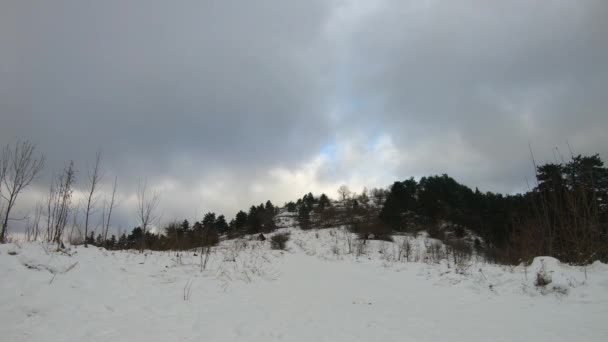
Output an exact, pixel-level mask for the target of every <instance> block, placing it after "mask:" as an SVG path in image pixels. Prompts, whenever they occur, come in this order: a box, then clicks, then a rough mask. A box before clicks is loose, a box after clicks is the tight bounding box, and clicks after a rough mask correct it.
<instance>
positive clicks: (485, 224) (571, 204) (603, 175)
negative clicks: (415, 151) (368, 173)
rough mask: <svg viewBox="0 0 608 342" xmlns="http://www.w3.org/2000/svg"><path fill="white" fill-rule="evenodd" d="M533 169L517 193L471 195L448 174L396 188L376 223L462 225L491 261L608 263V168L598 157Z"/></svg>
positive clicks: (405, 228) (406, 226)
mask: <svg viewBox="0 0 608 342" xmlns="http://www.w3.org/2000/svg"><path fill="white" fill-rule="evenodd" d="M536 171H537V172H536V178H537V184H536V186H535V187H534V188H533V189H530V191H528V192H526V193H525V194H518V195H502V194H495V193H491V192H486V193H482V192H480V191H479V190H478V189H475V190H474V191H473V190H471V189H470V188H468V187H466V186H464V185H462V184H459V183H458V182H456V181H455V180H454V179H452V178H450V177H448V176H447V175H442V176H432V177H423V178H422V179H420V181H419V182H416V181H415V180H414V179H408V180H405V181H402V182H395V183H394V184H393V185H392V186H391V188H390V192H389V194H388V197H387V200H386V203H385V204H384V206H383V208H382V210H381V212H380V216H379V217H380V219H381V221H382V222H384V223H386V224H387V225H389V226H390V227H391V229H393V230H395V231H408V230H411V229H416V228H417V227H425V226H426V227H428V228H429V229H435V228H436V227H437V225H439V224H440V223H445V222H448V223H450V224H453V225H457V226H458V225H459V226H464V227H466V228H468V229H470V230H472V231H473V232H475V233H476V234H478V235H479V236H481V237H482V238H483V239H484V240H485V241H486V243H487V248H488V250H487V252H488V253H490V254H493V255H494V256H495V257H496V258H497V259H498V260H497V261H506V262H518V261H521V260H529V259H530V258H532V257H534V256H539V255H549V256H554V257H557V258H558V259H560V260H562V261H564V262H570V263H577V264H585V263H589V262H591V261H593V260H603V261H606V260H608V220H607V218H608V214H607V212H608V203H607V199H608V169H606V168H605V167H604V164H603V161H602V160H601V159H600V157H599V155H593V156H581V155H579V156H573V157H572V159H571V160H570V161H569V162H564V163H550V164H546V165H541V166H537V167H536Z"/></svg>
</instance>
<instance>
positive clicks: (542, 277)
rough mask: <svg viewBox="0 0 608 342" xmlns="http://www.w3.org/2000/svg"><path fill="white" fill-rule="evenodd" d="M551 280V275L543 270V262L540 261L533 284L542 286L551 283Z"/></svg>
mask: <svg viewBox="0 0 608 342" xmlns="http://www.w3.org/2000/svg"><path fill="white" fill-rule="evenodd" d="M551 281H552V279H551V275H550V274H549V272H547V271H546V270H545V263H544V262H542V263H541V266H540V269H539V270H538V272H537V273H536V281H535V282H534V285H536V286H538V287H544V286H547V285H549V284H551Z"/></svg>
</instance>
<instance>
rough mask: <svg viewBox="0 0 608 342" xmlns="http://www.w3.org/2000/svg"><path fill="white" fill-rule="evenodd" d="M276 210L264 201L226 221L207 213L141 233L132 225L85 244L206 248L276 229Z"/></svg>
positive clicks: (222, 216)
mask: <svg viewBox="0 0 608 342" xmlns="http://www.w3.org/2000/svg"><path fill="white" fill-rule="evenodd" d="M277 213H278V208H277V207H275V206H274V205H273V204H272V202H271V201H267V202H266V204H260V205H258V206H251V208H250V209H249V212H248V213H246V212H244V211H239V212H238V213H237V214H236V216H235V217H234V218H233V219H232V220H230V222H227V221H226V217H225V216H224V215H219V216H216V214H215V213H213V212H208V213H207V214H205V215H204V217H203V219H202V220H201V221H196V222H194V223H193V224H190V222H189V221H188V220H183V221H181V222H177V221H175V222H170V223H169V224H167V225H165V226H164V227H163V228H162V230H161V232H159V233H153V232H150V231H149V230H148V231H145V232H144V230H143V229H142V228H141V227H135V228H134V229H133V230H132V231H131V233H130V234H128V235H127V234H126V233H123V234H122V235H120V237H118V238H116V236H114V235H112V236H111V237H110V238H107V239H104V237H103V236H102V235H101V234H98V235H97V237H95V235H94V233H93V232H92V233H91V234H90V235H89V236H88V237H87V239H86V243H87V244H90V245H94V246H100V247H104V248H106V249H151V250H187V249H193V248H197V247H207V246H213V245H216V244H218V243H219V241H220V237H224V238H228V239H229V238H235V237H239V236H243V235H245V234H258V233H270V232H272V231H274V230H276V229H277V226H276V223H275V221H274V217H275V216H276V214H277Z"/></svg>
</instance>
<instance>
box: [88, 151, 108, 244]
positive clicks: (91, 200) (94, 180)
mask: <svg viewBox="0 0 608 342" xmlns="http://www.w3.org/2000/svg"><path fill="white" fill-rule="evenodd" d="M100 165H101V152H97V154H96V155H95V164H94V166H93V168H92V169H91V170H89V184H88V185H89V187H88V190H89V191H88V193H87V204H86V207H85V215H84V236H85V239H84V246H85V247H88V246H87V239H86V237H87V236H88V235H87V234H88V232H89V218H90V217H91V214H92V213H93V212H94V211H95V204H96V203H97V199H96V198H95V190H97V186H98V184H99V182H100V181H101V178H102V175H101V173H100V170H99V167H100ZM102 228H103V227H102Z"/></svg>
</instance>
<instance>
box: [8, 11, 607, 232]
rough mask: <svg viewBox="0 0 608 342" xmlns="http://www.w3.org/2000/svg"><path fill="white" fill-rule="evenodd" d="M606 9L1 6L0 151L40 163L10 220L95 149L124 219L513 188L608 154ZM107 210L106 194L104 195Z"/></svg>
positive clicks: (128, 222)
mask: <svg viewBox="0 0 608 342" xmlns="http://www.w3.org/2000/svg"><path fill="white" fill-rule="evenodd" d="M606 18H608V1H605V0H595V1H594V0H589V1H587V0H577V1H571V0H554V1H530V0H509V1H482V0H468V1H467V0H460V1H452V0H450V1H431V0H426V1H424V0H416V1H406V0H394V1H393V0H360V1H356V0H325V1H323V0H306V1H295V0H294V1H286V0H257V1H244V0H243V1H232V0H196V1H161V0H158V1H156V0H145V1H143V0H142V1H134V0H131V1H124V0H105V1H95V2H89V1H79V0H73V1H64V0H55V1H43V0H40V1H34V0H28V1H23V0H1V1H0V145H5V144H9V143H14V142H15V141H17V140H18V139H22V140H23V139H29V140H31V141H32V142H34V143H36V144H37V147H38V150H39V151H40V152H42V153H44V155H45V156H46V158H47V163H46V167H45V170H44V174H43V175H42V177H40V179H38V180H37V182H36V184H35V185H34V186H32V187H31V188H30V189H29V191H28V192H27V193H26V194H24V196H23V199H22V201H21V203H20V207H19V211H20V212H21V213H27V210H28V207H29V205H31V204H32V203H34V202H35V201H36V200H37V199H40V198H42V197H43V196H44V195H45V193H46V191H47V189H48V184H49V181H50V178H51V176H52V175H53V174H54V173H57V172H59V171H60V170H61V169H62V168H63V166H64V165H65V164H66V163H67V162H68V161H69V160H74V161H75V163H76V166H77V168H78V170H79V174H78V175H77V176H78V180H79V186H83V185H84V183H85V180H86V171H87V166H89V165H90V164H91V163H92V161H93V159H94V157H95V153H96V151H98V150H101V151H102V153H103V165H102V167H103V170H104V176H105V177H104V188H103V190H104V191H106V192H109V191H111V183H112V181H113V178H114V177H115V176H117V177H118V182H119V198H118V206H119V208H118V209H117V214H116V218H117V219H116V223H115V224H116V225H117V226H121V227H122V228H124V229H127V228H129V229H130V228H131V227H133V226H134V225H135V224H136V219H135V214H134V203H135V202H134V190H135V188H136V184H137V182H138V180H139V179H141V178H144V179H147V182H148V183H149V184H150V186H151V187H155V188H157V189H159V190H160V191H161V193H162V199H161V208H162V212H163V219H164V220H165V221H167V220H170V219H174V218H179V219H183V218H189V219H191V220H192V219H200V218H201V217H202V214H203V213H204V212H206V211H216V212H220V213H225V214H226V216H228V217H229V218H231V217H232V216H233V215H234V214H235V213H236V211H238V210H239V209H247V208H248V207H249V206H250V205H251V204H254V203H260V202H262V201H265V200H267V199H270V200H272V201H273V202H276V203H279V204H282V203H283V202H285V201H287V200H290V199H296V198H298V197H301V196H302V195H303V194H304V193H307V192H309V191H312V192H313V193H316V194H319V193H321V192H326V193H328V194H329V195H330V197H336V189H337V188H338V186H339V185H340V184H347V185H349V186H350V187H351V189H353V190H355V191H360V190H361V189H362V188H363V186H368V187H376V186H382V187H384V186H388V185H390V184H391V183H392V182H393V181H395V180H403V179H406V178H409V177H411V176H414V177H416V178H418V177H421V176H424V175H430V174H441V173H448V174H449V175H451V176H453V177H455V178H456V179H457V180H458V181H460V182H462V183H464V184H466V185H468V186H470V187H479V188H480V189H481V190H484V191H485V190H491V191H498V192H509V193H513V192H519V191H522V190H525V189H526V178H528V179H530V177H532V175H533V171H532V166H531V163H530V156H529V147H528V145H529V144H530V145H531V146H532V148H533V150H534V152H535V155H536V157H537V159H539V160H540V161H552V160H554V158H555V157H554V155H555V153H556V148H557V149H558V150H559V152H561V153H562V154H564V155H569V153H570V152H569V151H568V144H569V145H570V146H571V148H572V149H573V150H574V152H575V153H582V154H590V153H599V154H600V155H601V157H602V158H603V159H606V157H608V134H607V133H606V129H607V128H608V111H607V108H608V20H606ZM101 196H102V197H103V194H101Z"/></svg>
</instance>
